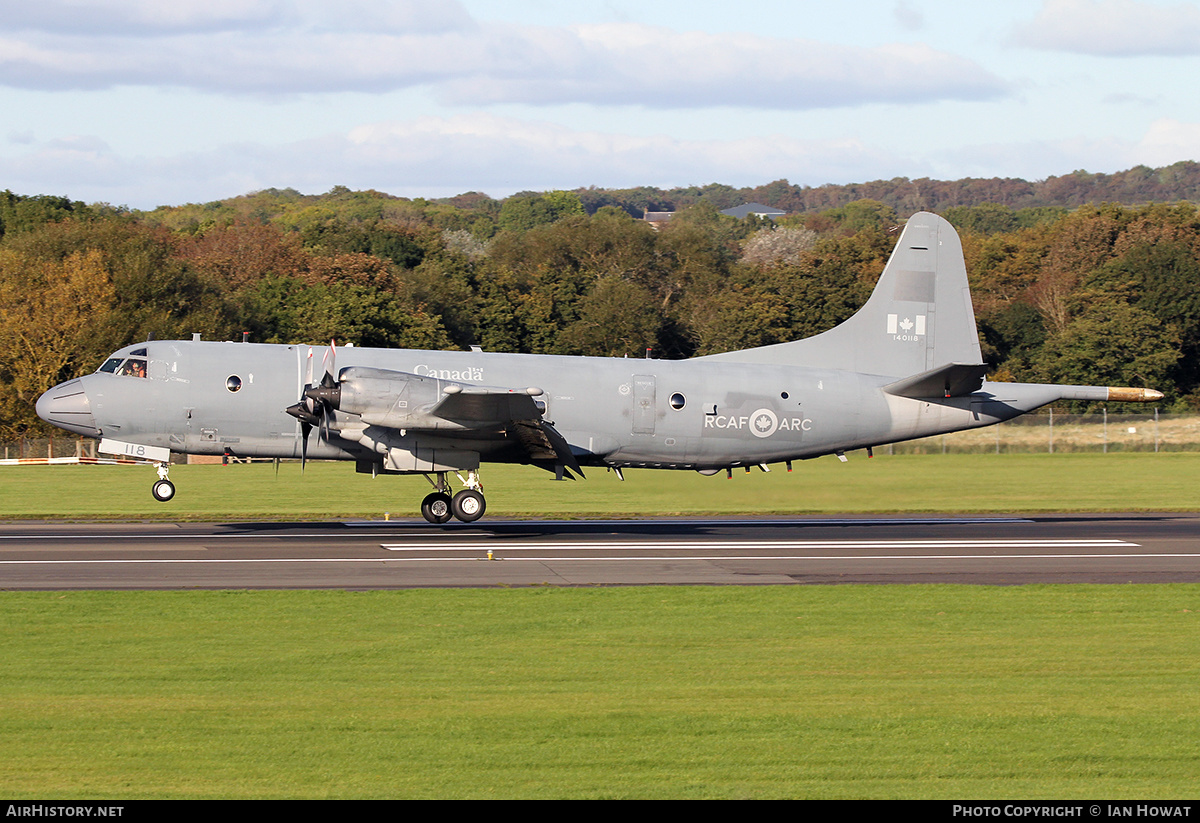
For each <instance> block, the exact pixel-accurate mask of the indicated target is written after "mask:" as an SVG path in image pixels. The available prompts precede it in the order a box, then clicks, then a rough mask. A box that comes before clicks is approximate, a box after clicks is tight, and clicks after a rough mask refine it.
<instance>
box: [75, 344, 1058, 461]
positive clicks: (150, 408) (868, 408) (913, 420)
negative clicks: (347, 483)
mask: <svg viewBox="0 0 1200 823" xmlns="http://www.w3.org/2000/svg"><path fill="white" fill-rule="evenodd" d="M135 348H143V349H146V351H147V355H146V359H147V366H148V370H147V374H146V377H145V378H142V377H135V376H132V375H119V374H114V373H103V372H97V373H95V374H91V375H87V376H85V377H82V378H79V379H78V384H79V388H80V389H81V390H82V392H84V393H85V395H86V397H87V403H88V406H89V407H90V411H91V418H92V419H91V420H90V421H87V420H81V421H78V425H77V426H76V427H75V430H77V431H79V432H80V433H82V434H88V435H91V436H97V437H100V436H102V437H109V438H114V439H118V440H121V441H125V442H131V443H138V444H142V445H147V446H159V447H162V448H167V449H170V450H171V451H175V452H184V453H188V454H223V453H226V452H229V453H231V454H235V455H239V456H245V457H279V458H299V457H300V455H301V443H300V438H301V434H300V429H299V426H298V424H297V421H296V420H295V419H294V418H292V417H291V416H289V415H288V414H287V413H286V412H285V411H284V410H285V409H286V408H287V407H288V406H289V405H290V404H292V403H294V402H296V399H297V398H298V397H299V396H300V394H301V392H302V391H303V389H304V387H305V385H306V382H307V375H308V368H307V359H308V357H309V356H310V352H312V356H314V357H317V358H319V357H320V355H321V349H320V348H314V347H309V346H284V345H265V344H249V343H226V342H201V341H156V342H150V343H144V344H141V345H140V346H138V347H129V348H127V349H123V350H121V351H119V352H117V353H115V354H114V357H121V356H127V355H128V354H129V353H130V352H131V351H133V350H134V349H135ZM337 366H338V368H339V369H342V368H345V367H349V366H366V367H371V368H378V369H386V370H390V371H395V372H405V373H409V374H416V375H419V376H424V377H431V378H436V379H437V380H438V381H439V383H440V384H444V385H452V384H460V383H466V384H482V385H490V386H531V387H537V388H540V389H542V392H543V393H542V394H541V395H540V397H539V399H540V400H542V401H543V402H544V403H545V412H544V417H545V419H546V420H548V421H549V422H550V423H551V424H552V425H553V426H554V427H555V428H556V429H558V431H559V432H561V433H562V434H563V436H564V437H565V438H566V440H567V442H568V443H570V445H571V446H572V448H573V451H575V452H576V454H577V455H578V457H579V460H580V462H581V463H583V464H585V465H587V464H592V465H598V464H603V465H611V466H622V467H633V466H639V467H640V466H645V467H653V468H679V469H692V468H696V469H710V468H722V467H727V466H741V465H750V464H757V463H771V462H778V461H783V460H791V459H801V458H806V457H815V456H818V455H822V454H830V453H833V452H837V451H846V450H849V449H855V448H862V447H864V446H873V445H878V444H881V443H888V442H894V441H898V440H905V439H911V438H915V437H924V436H928V435H931V434H938V433H941V432H949V431H957V430H960V429H966V428H975V427H979V426H986V425H990V424H992V423H997V422H1000V421H1001V420H1005V419H1009V418H1011V417H1014V416H1016V415H1018V414H1021V413H1022V412H1023V411H1025V410H1026V409H1025V408H1021V407H1022V406H1027V405H1028V402H1029V400H1028V398H1027V397H1022V398H1017V397H1016V396H1015V394H1014V391H1015V390H1016V389H1018V387H1020V388H1021V389H1025V388H1026V387H1025V386H1020V384H987V387H988V389H989V390H988V391H980V392H976V393H973V394H971V395H967V396H963V397H951V398H945V399H934V400H916V399H912V398H906V397H896V396H894V395H890V394H887V393H885V392H883V391H882V390H881V389H882V387H883V386H884V385H886V384H888V383H890V382H892V378H888V377H880V376H872V375H866V374H859V373H854V372H846V371H838V370H831V369H814V368H805V367H796V366H775V365H756V364H741V363H722V362H713V361H710V360H704V359H697V360H681V361H670V360H649V359H645V360H643V359H625V358H601V357H561V356H546V355H526V354H493V353H487V352H446V351H421V350H392V349H367V348H355V347H341V348H338V349H337ZM234 385H236V386H238V388H237V390H236V391H231V390H230V388H229V387H230V386H234ZM997 386H1000V387H1009V388H1010V392H1009V393H1010V394H1014V396H1013V397H1011V398H1008V400H1010V401H1011V402H1002V401H1003V400H1004V399H1005V398H997V396H996V395H995V394H994V393H993V392H992V391H991V389H993V388H995V387H997ZM1028 388H1036V387H1034V386H1029V387H1028ZM1026 394H1027V393H1026ZM1021 400H1024V401H1025V402H1020V401H1021ZM1014 403H1019V405H1014ZM60 425H62V424H61V423H60ZM472 435H476V436H474V437H473V436H472ZM406 436H408V435H406ZM411 437H412V438H413V440H414V443H413V445H414V448H429V449H436V448H453V449H457V450H462V449H464V448H469V449H475V450H478V452H479V454H480V457H481V458H482V459H483V460H484V461H495V462H505V461H513V462H522V461H523V454H522V453H521V452H520V450H518V449H516V448H514V447H513V446H514V444H512V443H511V442H510V441H508V440H507V439H504V438H503V437H497V436H496V432H494V431H487V432H467V431H462V430H460V429H453V428H448V429H447V430H446V431H444V432H439V431H429V430H424V431H419V432H414V433H412V435H411ZM464 439H466V442H464ZM308 456H309V457H310V458H333V459H356V460H376V459H378V458H377V457H376V456H375V455H374V454H372V453H370V452H369V451H368V450H366V449H364V448H363V447H362V446H361V445H359V444H357V443H351V442H348V441H345V440H343V439H341V438H337V437H333V438H328V439H324V438H313V439H312V442H311V443H310V444H309V447H308Z"/></svg>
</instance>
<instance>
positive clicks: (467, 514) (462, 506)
mask: <svg viewBox="0 0 1200 823" xmlns="http://www.w3.org/2000/svg"><path fill="white" fill-rule="evenodd" d="M456 474H457V472H456ZM425 479H426V480H428V481H429V484H430V485H431V486H433V489H434V490H433V492H432V493H430V494H429V495H427V496H426V497H425V499H424V500H422V501H421V516H422V517H424V518H425V519H426V520H428V521H429V522H430V523H436V524H441V523H446V522H448V521H449V520H450V518H452V517H457V518H458V519H459V520H461V521H462V522H464V523H474V522H475V521H476V520H478V519H479V518H481V517H483V513H484V511H485V510H486V509H487V502H486V501H485V500H484V498H483V484H482V483H480V482H479V472H478V471H476V470H475V469H472V470H470V471H468V472H467V476H466V478H465V479H464V478H463V476H462V475H461V474H459V475H458V479H459V480H461V481H462V482H463V485H464V486H466V488H465V489H463V490H462V491H460V492H459V493H458V494H456V495H454V496H453V497H451V496H450V485H449V484H448V483H447V482H446V472H438V473H437V479H436V480H434V479H433V478H431V477H430V476H429V475H425Z"/></svg>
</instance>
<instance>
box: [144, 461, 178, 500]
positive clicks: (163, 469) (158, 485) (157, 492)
mask: <svg viewBox="0 0 1200 823" xmlns="http://www.w3.org/2000/svg"><path fill="white" fill-rule="evenodd" d="M155 465H156V466H157V468H158V479H157V480H155V481H154V485H152V486H151V487H150V494H152V495H154V499H155V500H157V501H158V502H160V503H166V502H167V501H168V500H170V499H171V498H172V497H174V496H175V484H174V483H172V482H171V481H170V479H168V477H167V474H168V472H169V471H170V466H169V465H168V464H166V463H157V464H155Z"/></svg>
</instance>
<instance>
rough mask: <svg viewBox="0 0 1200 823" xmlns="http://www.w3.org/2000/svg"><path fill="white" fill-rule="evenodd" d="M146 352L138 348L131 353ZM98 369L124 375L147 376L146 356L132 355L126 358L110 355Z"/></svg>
mask: <svg viewBox="0 0 1200 823" xmlns="http://www.w3.org/2000/svg"><path fill="white" fill-rule="evenodd" d="M139 351H140V352H143V353H144V352H145V351H146V350H145V349H138V350H136V351H134V352H131V354H137V353H138V352H139ZM97 371H102V372H108V373H109V374H116V375H120V376H122V377H145V376H146V358H145V357H144V356H143V357H130V358H129V359H128V360H126V359H125V358H124V357H110V358H108V359H107V360H105V361H104V365H103V366H101V367H100V368H99V369H97Z"/></svg>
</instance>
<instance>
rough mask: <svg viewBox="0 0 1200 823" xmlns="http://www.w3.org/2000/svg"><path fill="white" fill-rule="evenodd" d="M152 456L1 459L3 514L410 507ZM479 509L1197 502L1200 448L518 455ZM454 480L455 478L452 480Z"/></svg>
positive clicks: (733, 510) (486, 474)
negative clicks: (162, 473) (588, 463)
mask: <svg viewBox="0 0 1200 823" xmlns="http://www.w3.org/2000/svg"><path fill="white" fill-rule="evenodd" d="M154 477H155V474H154V471H153V469H151V468H149V467H124V466H27V467H4V468H0V518H6V519H10V520H11V519H47V518H48V519H58V518H75V519H88V518H108V519H126V520H129V519H133V520H138V519H151V518H153V519H167V520H176V519H192V520H204V519H221V518H254V519H262V518H268V519H321V518H344V517H371V518H381V517H383V516H384V513H385V512H388V513H390V514H391V515H392V516H393V517H416V516H418V514H417V507H418V504H419V502H420V500H421V498H422V497H423V496H424V495H426V494H427V493H428V492H429V484H428V483H427V482H426V481H425V480H424V479H423V478H421V477H395V476H393V477H386V476H381V477H378V478H375V479H372V478H371V477H370V475H361V474H356V473H355V472H354V470H353V468H352V467H351V466H350V465H349V464H345V463H314V464H310V465H309V466H308V469H307V471H306V472H304V473H303V474H302V473H301V472H300V467H299V465H298V464H294V463H289V464H283V465H282V466H281V467H280V469H279V472H278V474H276V473H275V470H274V468H273V467H272V466H271V465H269V464H261V463H260V464H254V465H230V466H177V467H174V468H172V469H171V479H172V480H173V481H174V482H175V484H176V485H177V486H178V489H179V491H178V494H177V496H176V498H175V499H174V500H172V501H171V502H169V503H166V504H163V503H158V502H156V501H154V500H153V499H152V498H151V497H150V484H151V481H152V480H153V479H154ZM482 477H483V480H484V488H485V492H486V494H487V500H488V515H487V516H488V517H490V518H495V517H519V516H533V517H602V516H615V517H645V516H658V515H670V514H685V515H696V514H720V515H736V514H757V513H771V514H803V513H816V514H828V513H846V512H1039V511H1193V510H1195V509H1196V508H1197V503H1198V500H1197V496H1196V489H1197V488H1200V454H1197V453H1186V452H1173V453H1163V454H1152V453H1151V454H1144V453H1122V454H1108V455H1105V454H999V455H997V454H949V455H895V456H887V455H882V454H881V455H879V456H876V457H875V458H874V459H867V457H866V455H865V454H864V453H862V452H855V453H852V454H851V455H850V461H849V462H848V463H844V464H843V463H839V462H838V461H837V460H836V459H834V458H832V457H825V458H820V459H817V460H809V461H805V462H800V463H796V464H795V471H793V472H792V473H791V474H788V473H787V472H786V471H784V468H783V466H781V465H776V466H773V467H772V471H771V473H770V474H764V473H763V472H760V471H759V470H758V469H757V468H756V469H753V470H752V471H751V472H750V473H749V474H746V473H745V472H744V470H739V471H735V472H734V476H733V479H731V480H727V479H725V476H724V474H721V475H718V476H716V477H702V476H700V475H698V474H696V473H695V472H675V471H652V470H630V471H627V472H625V477H626V480H625V482H623V483H622V482H620V481H618V480H617V478H616V475H614V474H612V473H610V472H605V471H603V470H600V469H591V470H589V471H588V479H587V480H578V481H575V482H570V481H564V482H561V483H556V482H554V480H553V479H552V476H551V475H550V474H548V473H547V472H544V471H541V470H538V469H533V468H530V467H525V466H491V465H489V466H485V467H484V469H483V472H482ZM455 484H456V487H457V481H455Z"/></svg>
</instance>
